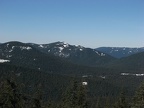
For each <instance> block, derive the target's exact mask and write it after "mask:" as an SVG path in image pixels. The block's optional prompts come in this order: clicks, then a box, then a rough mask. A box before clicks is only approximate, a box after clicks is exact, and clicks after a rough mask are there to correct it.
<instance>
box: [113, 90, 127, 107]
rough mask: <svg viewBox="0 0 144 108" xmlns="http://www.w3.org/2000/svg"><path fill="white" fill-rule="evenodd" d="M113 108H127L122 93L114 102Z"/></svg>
mask: <svg viewBox="0 0 144 108" xmlns="http://www.w3.org/2000/svg"><path fill="white" fill-rule="evenodd" d="M114 108H129V106H128V102H127V101H126V97H125V93H124V91H122V92H121V94H120V97H119V99H118V101H117V102H116V104H115V106H114Z"/></svg>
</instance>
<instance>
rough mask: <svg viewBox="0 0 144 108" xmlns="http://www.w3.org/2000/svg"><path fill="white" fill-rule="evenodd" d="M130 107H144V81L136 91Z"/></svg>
mask: <svg viewBox="0 0 144 108" xmlns="http://www.w3.org/2000/svg"><path fill="white" fill-rule="evenodd" d="M132 106H133V107H132V108H144V83H142V85H141V86H140V87H139V89H138V90H137V91H136V95H135V97H134V102H133V105H132Z"/></svg>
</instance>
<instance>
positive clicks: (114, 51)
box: [96, 47, 144, 58]
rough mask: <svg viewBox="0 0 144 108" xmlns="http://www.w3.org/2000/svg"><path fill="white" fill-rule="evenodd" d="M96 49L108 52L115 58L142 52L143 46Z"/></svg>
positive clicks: (143, 50)
mask: <svg viewBox="0 0 144 108" xmlns="http://www.w3.org/2000/svg"><path fill="white" fill-rule="evenodd" d="M96 50H98V51H101V52H103V53H106V54H109V55H111V56H113V57H116V58H122V57H128V56H130V55H133V54H136V53H139V52H144V47H142V48H128V47H99V48H96Z"/></svg>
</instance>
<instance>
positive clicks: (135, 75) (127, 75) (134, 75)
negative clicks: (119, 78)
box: [121, 73, 144, 76]
mask: <svg viewBox="0 0 144 108" xmlns="http://www.w3.org/2000/svg"><path fill="white" fill-rule="evenodd" d="M121 75H127V76H128V75H133V76H144V74H131V73H121Z"/></svg>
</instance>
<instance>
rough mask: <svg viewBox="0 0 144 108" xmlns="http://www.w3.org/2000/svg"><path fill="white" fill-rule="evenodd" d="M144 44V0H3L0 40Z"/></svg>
mask: <svg viewBox="0 0 144 108" xmlns="http://www.w3.org/2000/svg"><path fill="white" fill-rule="evenodd" d="M8 41H21V42H33V43H51V42H56V41H65V42H67V43H70V44H78V45H82V46H85V47H92V48H96V47H101V46H116V47H124V46H125V47H144V0H0V43H3V42H8Z"/></svg>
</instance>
